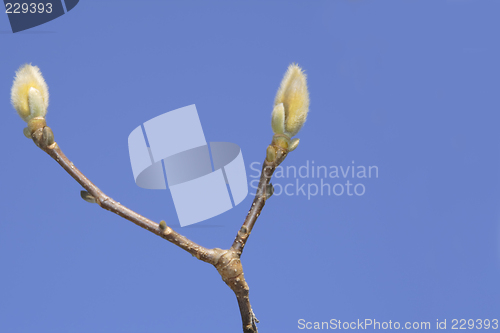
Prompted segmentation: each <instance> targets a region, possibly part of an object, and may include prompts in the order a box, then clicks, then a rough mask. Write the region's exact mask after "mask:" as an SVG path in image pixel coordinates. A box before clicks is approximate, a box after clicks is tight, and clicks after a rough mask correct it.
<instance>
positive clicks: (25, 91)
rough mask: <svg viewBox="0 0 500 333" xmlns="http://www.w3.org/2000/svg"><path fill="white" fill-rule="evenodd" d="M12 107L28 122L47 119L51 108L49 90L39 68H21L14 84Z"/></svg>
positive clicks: (30, 66) (25, 66) (28, 66)
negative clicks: (39, 118)
mask: <svg viewBox="0 0 500 333" xmlns="http://www.w3.org/2000/svg"><path fill="white" fill-rule="evenodd" d="M10 100H11V103H12V106H13V107H14V109H16V111H17V113H18V114H19V116H20V117H21V118H22V119H23V120H24V121H26V122H28V121H29V120H30V119H32V118H34V117H45V115H46V114H47V107H48V106H49V89H48V87H47V84H46V83H45V80H44V79H43V76H42V73H41V72H40V69H39V68H38V67H37V66H32V65H29V64H26V65H24V66H21V67H20V68H19V69H18V70H17V72H16V77H15V78H14V83H13V84H12V89H11V97H10Z"/></svg>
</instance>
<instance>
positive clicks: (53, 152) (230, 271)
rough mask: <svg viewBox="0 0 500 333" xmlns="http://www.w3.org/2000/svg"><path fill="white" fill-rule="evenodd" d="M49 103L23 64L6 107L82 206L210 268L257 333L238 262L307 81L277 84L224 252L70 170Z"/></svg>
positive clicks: (305, 101) (288, 141)
mask: <svg viewBox="0 0 500 333" xmlns="http://www.w3.org/2000/svg"><path fill="white" fill-rule="evenodd" d="M48 98H49V95H48V87H47V84H46V83H45V81H44V79H43V76H42V75H41V73H40V69H39V68H38V67H36V66H32V65H28V64H26V65H24V66H21V67H20V68H19V70H18V71H17V72H16V78H15V79H14V83H13V85H12V90H11V101H12V105H13V106H14V108H15V109H16V111H17V113H18V114H19V116H20V117H21V118H22V119H23V120H24V121H25V122H26V123H27V124H28V127H26V128H25V129H24V130H23V132H24V135H25V136H27V137H29V138H32V139H33V141H34V142H35V144H36V145H37V146H38V147H40V148H41V149H42V150H43V151H45V152H46V153H47V154H49V155H50V156H51V157H52V158H53V159H55V160H56V161H57V162H58V163H59V165H61V166H62V167H63V169H64V170H66V172H67V173H69V174H70V175H71V176H72V177H73V178H74V179H75V180H76V181H77V182H78V183H79V184H80V185H81V186H82V187H83V188H84V189H86V190H87V191H86V192H85V191H82V197H83V198H84V199H85V200H86V201H89V202H93V203H97V204H99V206H101V207H102V208H104V209H106V210H109V211H111V212H113V213H115V214H117V215H119V216H121V217H123V218H125V219H127V220H129V221H131V222H133V223H135V224H137V225H138V226H140V227H142V228H144V229H146V230H148V231H150V232H152V233H154V234H156V235H158V236H160V237H162V238H164V239H166V240H168V241H169V242H171V243H173V244H175V245H177V246H179V247H180V248H182V249H183V250H185V251H187V252H189V253H191V254H192V255H193V256H194V257H196V258H198V259H199V260H202V261H205V262H208V263H210V264H212V265H214V266H215V268H216V269H217V271H218V272H219V274H220V275H221V277H222V280H223V281H224V282H225V283H226V284H227V285H228V286H229V287H230V288H231V289H232V290H233V291H234V293H235V295H236V298H237V300H238V305H239V308H240V313H241V319H242V322H243V332H244V333H257V326H256V323H258V322H259V321H258V320H257V318H256V317H255V314H254V312H253V310H252V307H251V305H250V300H249V298H248V292H249V288H248V284H247V283H246V281H245V277H244V275H243V267H242V265H241V261H240V257H241V254H242V252H243V249H244V247H245V244H246V242H247V240H248V237H249V236H250V233H251V232H252V229H253V226H254V225H255V222H256V221H257V218H258V217H259V215H260V213H261V211H262V209H263V207H264V205H265V203H266V200H267V199H269V198H270V197H271V195H272V194H273V186H272V184H270V180H271V177H272V175H273V173H274V171H275V170H276V167H277V166H278V165H280V164H281V162H283V160H284V159H285V158H286V156H287V154H288V153H289V152H291V151H293V150H294V149H296V148H297V146H298V144H299V139H298V138H294V139H292V137H293V136H295V135H296V134H297V133H298V132H299V131H300V129H301V128H302V126H303V125H304V123H305V121H306V118H307V113H308V111H309V92H308V90H307V83H306V76H305V74H304V72H303V71H302V69H301V68H300V67H299V66H298V65H296V64H292V65H290V66H289V67H288V70H287V72H286V73H285V76H284V78H283V80H282V81H281V85H280V88H279V90H278V93H277V94H276V98H275V101H274V109H273V112H272V114H271V127H272V130H273V132H274V136H273V141H272V143H271V145H269V146H268V147H267V154H266V160H265V161H264V165H263V166H262V173H261V177H260V181H259V185H258V189H257V193H256V195H255V198H254V200H253V203H252V207H251V208H250V211H249V212H248V215H247V217H246V218H245V221H244V222H243V225H242V227H241V228H240V230H239V231H238V233H237V235H236V238H235V240H234V242H233V245H232V246H231V248H230V249H229V250H222V249H219V248H214V249H207V248H204V247H203V246H200V245H198V244H196V243H195V242H193V241H191V240H189V239H187V238H186V237H184V236H182V235H180V234H179V233H177V232H175V231H174V230H172V228H170V227H168V226H167V225H166V223H165V221H161V222H160V223H159V224H158V223H156V222H153V221H151V220H149V219H147V218H146V217H144V216H142V215H140V214H137V213H136V212H134V211H132V210H131V209H128V208H127V207H125V206H123V205H121V204H120V203H119V202H116V201H115V200H113V199H112V198H110V197H108V196H107V195H106V194H104V193H103V192H102V191H101V190H100V189H99V188H98V187H97V186H95V185H94V184H93V183H92V182H91V181H90V180H89V179H88V178H87V177H85V175H84V174H83V173H82V172H80V170H78V169H77V168H76V167H75V166H74V165H73V163H72V162H71V161H70V160H69V159H68V158H67V157H66V156H65V155H64V153H63V152H62V151H61V149H60V148H59V146H58V145H57V143H56V142H55V141H54V134H53V133H52V130H51V129H50V127H48V126H46V125H47V124H46V120H45V115H46V113H47V107H48Z"/></svg>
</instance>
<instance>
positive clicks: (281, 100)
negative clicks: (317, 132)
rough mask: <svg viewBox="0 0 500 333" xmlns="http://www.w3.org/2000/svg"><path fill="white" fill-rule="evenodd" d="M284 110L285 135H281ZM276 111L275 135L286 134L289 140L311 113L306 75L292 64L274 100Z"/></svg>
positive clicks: (273, 120) (273, 122)
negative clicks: (281, 120) (280, 122)
mask: <svg viewBox="0 0 500 333" xmlns="http://www.w3.org/2000/svg"><path fill="white" fill-rule="evenodd" d="M280 104H283V108H284V120H283V121H284V126H283V127H284V133H283V132H282V133H279V130H280V129H281V125H280V124H278V121H279V120H280V119H281V114H279V113H280V112H281V108H280V107H278V106H279V105H280ZM274 106H275V108H274V110H273V115H272V127H273V131H274V133H275V134H285V135H287V136H288V137H289V138H291V137H292V136H294V135H296V134H297V133H298V132H299V131H300V129H301V128H302V126H303V125H304V123H305V122H306V118H307V112H308V111H309V92H308V91H307V81H306V75H305V74H304V72H303V71H302V69H301V68H300V67H299V66H298V65H296V64H291V65H290V66H289V67H288V70H287V71H286V73H285V76H284V77H283V81H281V85H280V88H279V89H278V93H277V94H276V98H275V100H274Z"/></svg>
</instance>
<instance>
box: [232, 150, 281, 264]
mask: <svg viewBox="0 0 500 333" xmlns="http://www.w3.org/2000/svg"><path fill="white" fill-rule="evenodd" d="M270 147H272V148H273V149H274V150H276V151H277V152H278V154H277V157H276V158H275V159H274V160H273V161H268V158H266V159H265V160H264V163H263V165H262V171H261V174H260V180H259V185H258V186H257V193H256V194H255V198H254V199H253V203H252V206H251V207H250V210H249V211H248V214H247V217H246V218H245V221H244V222H243V225H242V226H241V228H240V230H239V231H238V234H237V235H236V238H235V240H234V242H233V245H232V246H231V249H232V250H234V251H236V252H237V253H239V255H240V256H241V254H242V252H243V248H244V247H245V244H246V242H247V240H248V237H249V236H250V233H251V232H252V229H253V226H254V225H255V222H256V221H257V218H258V217H259V216H260V213H261V211H262V208H264V205H265V204H266V200H267V199H269V198H270V197H271V196H272V195H273V191H274V189H273V185H272V184H270V180H271V177H272V176H273V173H274V171H275V170H276V167H277V166H278V165H280V164H281V162H283V160H284V159H285V158H286V156H287V154H288V150H287V149H285V148H283V147H281V146H278V145H274V144H271V146H270Z"/></svg>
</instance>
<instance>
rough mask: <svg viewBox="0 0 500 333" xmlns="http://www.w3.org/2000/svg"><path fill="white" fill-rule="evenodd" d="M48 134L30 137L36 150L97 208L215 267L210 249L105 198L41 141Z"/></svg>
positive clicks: (52, 146)
mask: <svg viewBox="0 0 500 333" xmlns="http://www.w3.org/2000/svg"><path fill="white" fill-rule="evenodd" d="M46 129H48V130H46ZM49 131H50V133H52V131H51V130H50V129H49V128H48V127H44V128H40V129H37V130H36V131H35V132H34V133H33V135H32V138H33V141H35V143H36V144H37V146H39V147H40V148H41V149H42V150H43V151H45V152H46V153H47V154H49V155H50V156H51V157H52V158H53V159H54V160H56V162H57V163H59V165H61V166H62V167H63V169H64V170H66V172H67V173H69V174H70V176H71V177H73V178H74V179H75V180H76V181H77V182H78V183H79V184H80V185H81V186H82V187H83V188H84V189H86V190H87V191H88V193H89V194H90V195H92V197H93V198H94V199H95V201H96V203H97V204H99V206H101V207H102V208H104V209H106V210H109V211H110V212H113V213H115V214H117V215H119V216H121V217H123V218H125V219H127V220H129V221H131V222H133V223H135V224H137V225H138V226H139V227H141V228H144V229H146V230H148V231H150V232H152V233H154V234H156V235H158V236H160V237H162V238H164V239H166V240H168V241H169V242H171V243H173V244H175V245H177V246H178V247H180V248H181V249H183V250H185V251H187V252H189V253H191V254H192V255H193V256H194V257H196V258H198V259H200V260H202V261H204V262H208V263H210V264H214V263H215V262H216V259H217V256H216V253H215V251H214V250H213V249H207V248H205V247H203V246H200V245H198V244H196V243H195V242H193V241H191V240H189V239H187V238H186V237H184V236H182V235H181V234H179V233H177V232H176V231H174V230H173V229H172V228H170V227H169V226H167V225H166V224H164V223H160V224H158V223H156V222H153V221H151V220H150V219H148V218H146V217H144V216H142V215H140V214H138V213H136V212H134V211H133V210H131V209H129V208H127V207H125V206H123V205H121V204H120V203H119V202H117V201H115V200H113V199H112V198H110V197H109V196H107V195H106V194H104V193H103V192H102V191H101V190H100V189H99V188H98V187H97V186H95V185H94V183H92V182H91V181H90V180H89V179H88V178H87V177H85V175H84V174H83V173H82V172H81V171H80V170H78V168H76V167H75V165H74V164H73V163H72V162H71V161H70V160H69V159H68V158H67V157H66V155H64V153H63V152H62V150H61V149H60V148H59V146H58V144H57V143H56V142H52V143H51V144H48V143H50V141H51V140H49V141H47V139H45V140H44V134H46V135H45V137H46V136H47V135H50V134H47V133H48V132H49ZM44 132H45V133H44ZM52 138H53V135H52ZM52 140H53V139H52Z"/></svg>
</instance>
